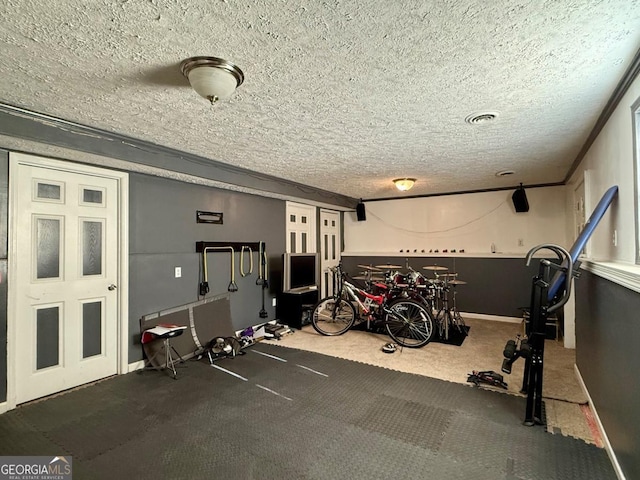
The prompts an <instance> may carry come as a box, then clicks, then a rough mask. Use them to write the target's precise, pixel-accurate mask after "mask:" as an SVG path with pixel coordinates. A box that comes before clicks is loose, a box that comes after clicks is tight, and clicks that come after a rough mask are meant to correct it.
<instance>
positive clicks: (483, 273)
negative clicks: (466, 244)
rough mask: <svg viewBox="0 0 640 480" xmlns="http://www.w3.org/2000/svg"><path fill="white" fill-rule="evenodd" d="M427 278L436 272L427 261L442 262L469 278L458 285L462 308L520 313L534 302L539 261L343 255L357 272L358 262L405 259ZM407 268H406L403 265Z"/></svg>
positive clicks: (347, 266)
mask: <svg viewBox="0 0 640 480" xmlns="http://www.w3.org/2000/svg"><path fill="white" fill-rule="evenodd" d="M407 261H408V262H409V265H410V266H411V267H412V268H413V269H414V270H417V271H420V272H422V274H423V275H425V276H426V277H428V278H433V272H431V271H428V270H424V269H423V268H422V267H424V266H427V265H440V266H443V267H447V268H449V272H451V273H458V277H457V278H458V279H459V280H463V281H465V282H467V284H466V285H459V286H457V287H456V289H457V295H456V298H457V306H458V310H460V311H461V312H468V313H480V314H484V315H498V316H505V317H521V316H522V311H521V310H520V307H528V306H529V304H530V303H531V281H532V278H533V277H534V276H535V275H537V273H538V267H539V262H537V261H532V262H531V265H530V266H529V267H527V266H526V264H525V259H524V258H498V257H495V258H492V257H485V258H470V257H447V258H443V257H385V256H371V257H348V256H346V257H342V263H343V266H344V267H345V270H346V272H347V273H351V274H354V275H355V274H358V273H360V272H362V271H363V270H362V269H361V268H358V266H357V265H358V264H363V265H369V264H371V265H382V264H396V265H402V266H404V265H405V262H407ZM403 270H405V271H406V269H403Z"/></svg>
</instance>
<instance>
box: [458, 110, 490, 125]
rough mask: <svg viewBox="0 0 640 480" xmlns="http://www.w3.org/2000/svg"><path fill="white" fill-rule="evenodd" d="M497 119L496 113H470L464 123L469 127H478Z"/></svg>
mask: <svg viewBox="0 0 640 480" xmlns="http://www.w3.org/2000/svg"><path fill="white" fill-rule="evenodd" d="M497 117H498V112H481V113H472V114H471V115H469V116H468V117H467V118H465V119H464V121H465V122H467V123H469V124H471V125H480V124H484V123H490V122H493V121H494V120H495V119H496V118H497Z"/></svg>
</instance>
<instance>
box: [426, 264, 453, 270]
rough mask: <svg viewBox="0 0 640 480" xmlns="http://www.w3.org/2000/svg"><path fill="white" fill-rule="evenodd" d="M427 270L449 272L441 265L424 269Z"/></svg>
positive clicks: (428, 266)
mask: <svg viewBox="0 0 640 480" xmlns="http://www.w3.org/2000/svg"><path fill="white" fill-rule="evenodd" d="M422 268H424V269H425V270H433V271H439V270H449V269H448V268H447V267H441V266H439V265H427V266H426V267H422Z"/></svg>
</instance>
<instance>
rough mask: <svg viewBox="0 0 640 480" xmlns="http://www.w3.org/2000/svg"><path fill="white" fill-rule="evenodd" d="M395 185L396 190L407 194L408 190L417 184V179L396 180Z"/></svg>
mask: <svg viewBox="0 0 640 480" xmlns="http://www.w3.org/2000/svg"><path fill="white" fill-rule="evenodd" d="M393 183H394V184H395V185H396V188H397V189H398V190H400V191H401V192H406V191H407V190H411V187H413V184H414V183H416V179H415V178H396V179H395V180H394V181H393Z"/></svg>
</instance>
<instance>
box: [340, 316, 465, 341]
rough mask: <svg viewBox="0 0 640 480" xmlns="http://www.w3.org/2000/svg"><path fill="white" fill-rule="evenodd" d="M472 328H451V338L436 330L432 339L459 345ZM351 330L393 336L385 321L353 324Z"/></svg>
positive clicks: (387, 336)
mask: <svg viewBox="0 0 640 480" xmlns="http://www.w3.org/2000/svg"><path fill="white" fill-rule="evenodd" d="M470 329H471V327H469V326H467V325H463V326H462V330H458V329H457V328H451V329H450V330H449V335H448V337H449V338H444V337H443V336H440V335H438V332H437V330H436V332H435V334H434V335H433V338H432V339H431V341H432V342H437V343H445V344H447V345H455V346H457V347H459V346H461V345H462V344H463V343H464V339H465V338H467V336H469V330H470ZM351 330H360V331H364V332H367V331H368V332H371V333H375V334H377V335H384V336H385V337H386V338H387V341H390V340H391V337H389V334H388V333H387V331H386V329H385V326H384V323H383V322H378V323H372V324H371V325H369V327H367V322H361V323H358V324H357V325H355V326H353V327H352V328H351Z"/></svg>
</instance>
